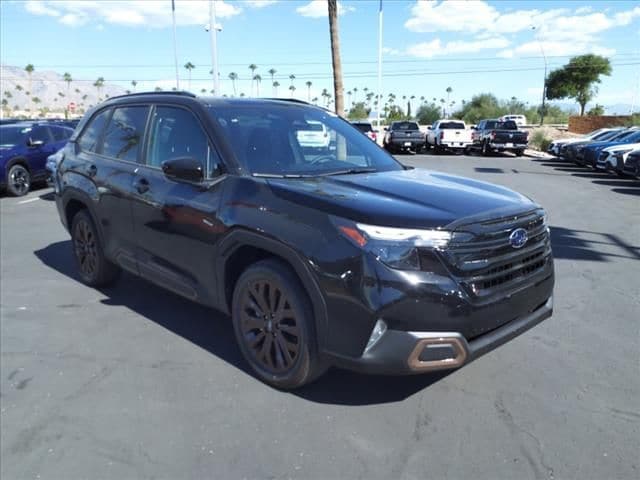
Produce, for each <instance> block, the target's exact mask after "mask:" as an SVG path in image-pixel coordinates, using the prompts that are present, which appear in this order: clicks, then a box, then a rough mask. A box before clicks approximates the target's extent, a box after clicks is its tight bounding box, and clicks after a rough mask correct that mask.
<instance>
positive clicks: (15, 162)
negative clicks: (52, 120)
mask: <svg viewBox="0 0 640 480" xmlns="http://www.w3.org/2000/svg"><path fill="white" fill-rule="evenodd" d="M72 133H73V129H72V128H69V127H66V126H63V125H53V124H48V123H46V122H41V123H38V122H28V123H27V122H23V123H13V124H10V125H0V190H5V189H6V190H7V192H9V193H10V194H11V195H14V196H16V197H20V196H22V195H26V194H27V193H28V192H29V189H30V188H31V185H32V184H33V183H34V182H37V181H40V180H45V179H46V177H47V170H46V169H45V164H46V162H47V157H48V156H49V155H51V154H53V153H55V152H57V151H58V150H60V149H61V148H62V147H64V145H65V144H66V143H67V140H68V139H69V137H71V134H72Z"/></svg>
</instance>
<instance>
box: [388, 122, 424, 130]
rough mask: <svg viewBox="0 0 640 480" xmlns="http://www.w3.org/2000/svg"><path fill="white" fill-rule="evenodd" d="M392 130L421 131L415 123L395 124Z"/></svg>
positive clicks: (392, 125)
mask: <svg viewBox="0 0 640 480" xmlns="http://www.w3.org/2000/svg"><path fill="white" fill-rule="evenodd" d="M391 130H420V128H419V127H418V124H417V123H415V122H393V123H392V124H391Z"/></svg>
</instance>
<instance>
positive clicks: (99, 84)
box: [93, 77, 104, 101]
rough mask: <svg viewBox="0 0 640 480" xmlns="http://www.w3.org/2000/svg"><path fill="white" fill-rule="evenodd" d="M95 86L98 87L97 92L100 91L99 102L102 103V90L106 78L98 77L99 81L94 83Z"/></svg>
mask: <svg viewBox="0 0 640 480" xmlns="http://www.w3.org/2000/svg"><path fill="white" fill-rule="evenodd" d="M93 86H94V87H96V90H97V91H98V101H100V90H101V89H102V87H104V78H102V77H98V79H97V80H96V81H95V82H93Z"/></svg>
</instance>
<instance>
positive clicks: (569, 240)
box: [550, 191, 640, 262]
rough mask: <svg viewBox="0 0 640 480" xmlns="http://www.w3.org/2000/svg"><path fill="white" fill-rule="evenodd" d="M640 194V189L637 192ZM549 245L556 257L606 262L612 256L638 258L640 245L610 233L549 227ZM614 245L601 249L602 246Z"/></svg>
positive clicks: (612, 257) (639, 256)
mask: <svg viewBox="0 0 640 480" xmlns="http://www.w3.org/2000/svg"><path fill="white" fill-rule="evenodd" d="M638 194H640V191H639V193H638ZM550 231H551V247H552V248H553V256H554V258H556V259H567V260H588V261H592V262H608V261H611V260H612V259H614V258H621V259H628V260H640V246H634V245H630V244H628V243H627V242H626V241H624V240H623V239H622V238H620V237H619V236H618V235H614V234H612V233H602V232H592V231H589V230H573V229H569V228H564V227H550ZM603 245H607V246H609V247H615V248H614V249H613V250H614V251H615V250H617V252H616V253H611V250H612V248H607V249H603V248H602V246H603Z"/></svg>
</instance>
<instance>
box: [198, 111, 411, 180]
mask: <svg viewBox="0 0 640 480" xmlns="http://www.w3.org/2000/svg"><path fill="white" fill-rule="evenodd" d="M210 113H211V115H212V117H213V118H214V119H215V121H217V122H218V124H219V125H220V127H221V130H222V131H223V132H225V135H226V139H227V141H228V142H229V145H230V146H231V148H232V150H233V152H234V154H235V156H236V158H237V159H238V161H239V162H240V164H242V165H243V166H244V167H245V168H246V169H248V170H249V172H251V173H252V174H254V175H274V176H287V175H290V176H299V175H302V176H316V175H331V174H339V173H357V172H360V171H365V172H368V171H372V172H374V171H387V170H402V169H403V167H402V166H401V165H400V164H399V163H398V162H397V161H396V160H395V159H394V158H393V157H391V156H390V155H389V154H387V153H386V152H385V151H384V150H382V149H381V148H380V147H378V146H377V145H376V144H374V143H373V142H372V141H371V140H369V139H368V138H367V137H366V136H364V135H362V133H360V131H358V130H357V129H356V128H353V127H352V126H351V125H350V124H349V123H347V122H345V121H344V120H342V119H340V118H339V117H337V116H336V115H334V114H332V113H330V112H327V111H324V110H320V109H316V108H309V107H303V106H297V105H296V106H292V105H277V104H275V105H274V104H266V105H255V104H247V105H231V106H223V107H215V108H210ZM318 127H319V128H318Z"/></svg>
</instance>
